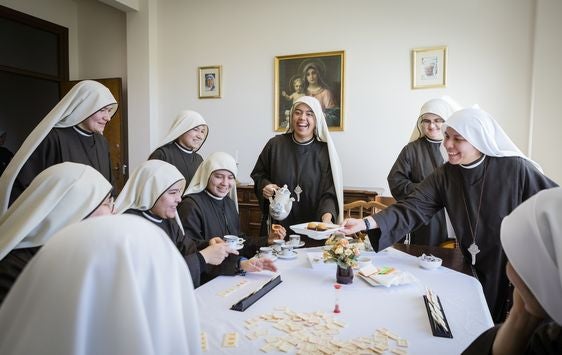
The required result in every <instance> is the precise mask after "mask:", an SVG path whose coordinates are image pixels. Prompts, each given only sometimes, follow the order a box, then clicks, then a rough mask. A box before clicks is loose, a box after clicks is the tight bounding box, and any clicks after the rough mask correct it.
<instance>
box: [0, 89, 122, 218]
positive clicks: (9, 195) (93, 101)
mask: <svg viewBox="0 0 562 355" xmlns="http://www.w3.org/2000/svg"><path fill="white" fill-rule="evenodd" d="M115 111H117V101H116V100H115V98H114V97H113V95H112V94H111V92H110V91H109V89H108V88H107V87H105V86H104V85H102V84H100V83H98V82H96V81H92V80H84V81H81V82H79V83H78V84H76V85H75V86H74V87H73V88H72V89H70V91H69V92H68V93H67V94H66V95H65V96H64V97H63V98H62V100H61V101H59V103H58V104H57V105H56V106H55V107H54V108H53V109H52V110H51V111H50V112H49V113H48V114H47V116H45V118H43V120H42V121H41V122H40V123H39V124H38V125H37V127H35V129H34V130H33V131H32V132H31V133H30V134H29V136H27V138H26V139H25V141H24V142H23V144H22V146H21V147H20V149H18V151H17V152H16V154H15V156H14V158H13V159H12V161H11V162H10V164H9V165H8V167H7V168H6V170H5V171H4V173H3V174H2V176H1V177H0V214H2V213H4V212H5V211H6V210H7V209H8V206H9V204H11V203H12V202H13V201H15V199H16V198H17V197H18V196H19V195H20V194H21V193H22V192H23V191H24V190H25V189H26V188H27V187H28V186H29V184H31V181H32V180H33V179H34V178H35V176H37V175H38V174H39V173H40V172H41V171H43V170H45V169H46V168H48V167H49V166H52V165H55V164H58V163H62V162H65V161H70V162H75V163H80V164H85V165H90V166H91V167H93V168H94V169H96V170H97V171H99V172H100V173H101V174H102V175H103V176H104V177H105V178H106V179H107V180H108V181H110V182H112V175H111V161H110V157H109V145H108V143H107V140H106V139H105V137H104V136H103V135H102V134H103V130H104V128H105V126H106V124H107V123H108V122H109V121H110V120H111V117H112V116H113V114H114V113H115Z"/></svg>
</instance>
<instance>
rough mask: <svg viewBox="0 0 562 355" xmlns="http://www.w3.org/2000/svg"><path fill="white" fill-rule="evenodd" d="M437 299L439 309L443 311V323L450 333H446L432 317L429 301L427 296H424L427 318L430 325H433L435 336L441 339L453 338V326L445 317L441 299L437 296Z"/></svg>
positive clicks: (432, 329)
mask: <svg viewBox="0 0 562 355" xmlns="http://www.w3.org/2000/svg"><path fill="white" fill-rule="evenodd" d="M435 297H436V298H437V302H439V309H440V310H441V314H442V315H443V321H444V322H445V325H446V326H447V328H448V329H449V331H446V330H445V329H443V328H442V327H441V326H440V325H439V324H438V323H437V322H435V320H434V319H433V316H432V315H431V308H430V305H429V300H428V299H427V296H425V295H424V296H423V301H424V302H425V310H426V311H427V317H428V318H429V324H430V325H431V331H432V332H433V336H436V337H441V338H452V337H453V333H451V326H450V325H449V322H448V321H447V316H445V311H444V310H443V306H442V305H441V300H440V299H439V296H435Z"/></svg>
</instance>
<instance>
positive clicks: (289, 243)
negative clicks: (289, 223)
mask: <svg viewBox="0 0 562 355" xmlns="http://www.w3.org/2000/svg"><path fill="white" fill-rule="evenodd" d="M285 245H292V246H293V248H302V247H304V242H303V241H302V240H301V241H300V243H299V245H293V244H291V242H287V243H285Z"/></svg>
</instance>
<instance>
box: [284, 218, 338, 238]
mask: <svg viewBox="0 0 562 355" xmlns="http://www.w3.org/2000/svg"><path fill="white" fill-rule="evenodd" d="M308 223H310V222H307V223H301V224H295V225H293V226H291V227H290V228H291V229H292V230H294V231H295V232H297V233H298V234H304V235H306V236H308V237H310V238H312V239H316V240H322V239H328V237H329V236H330V235H331V234H333V233H334V232H337V231H339V230H341V229H342V228H343V227H342V226H338V225H337V224H330V223H325V224H326V227H328V229H326V230H325V231H313V230H311V229H308V228H306V226H307V225H308ZM313 223H320V222H313Z"/></svg>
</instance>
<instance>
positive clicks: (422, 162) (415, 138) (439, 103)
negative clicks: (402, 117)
mask: <svg viewBox="0 0 562 355" xmlns="http://www.w3.org/2000/svg"><path fill="white" fill-rule="evenodd" d="M459 108H460V107H458V106H457V105H456V103H454V102H453V101H452V100H451V99H450V98H448V97H443V98H436V99H431V100H429V101H427V102H426V103H424V104H423V106H422V107H421V110H420V115H419V116H418V119H417V123H416V127H415V129H414V133H413V134H412V137H411V138H410V142H409V143H408V144H407V145H406V146H405V147H404V148H403V149H402V151H401V152H400V154H399V155H398V158H396V161H395V162H394V165H393V166H392V168H391V169H390V172H389V174H388V177H387V181H388V186H389V187H390V192H391V193H392V196H393V197H394V198H395V199H396V200H397V201H402V200H404V199H405V198H406V197H407V196H408V195H410V194H411V193H412V192H414V190H415V189H416V186H418V185H419V184H420V182H422V181H423V179H425V178H426V177H427V176H428V175H429V174H431V173H432V172H433V170H435V169H437V168H438V167H439V166H441V165H443V163H444V159H443V156H442V155H441V151H440V149H439V147H440V146H441V143H442V142H443V131H442V130H441V126H442V125H443V123H444V122H445V121H446V120H447V119H448V118H449V116H451V114H452V113H453V112H454V111H456V110H458V109H459ZM410 238H411V244H420V245H430V246H437V245H439V244H441V243H443V242H445V241H446V240H447V239H448V232H447V223H446V219H445V210H441V211H439V212H437V213H436V214H435V215H434V216H433V217H432V218H431V220H430V221H429V222H428V223H427V224H424V225H421V226H420V227H419V228H417V229H416V230H414V231H412V232H411V233H410Z"/></svg>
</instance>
